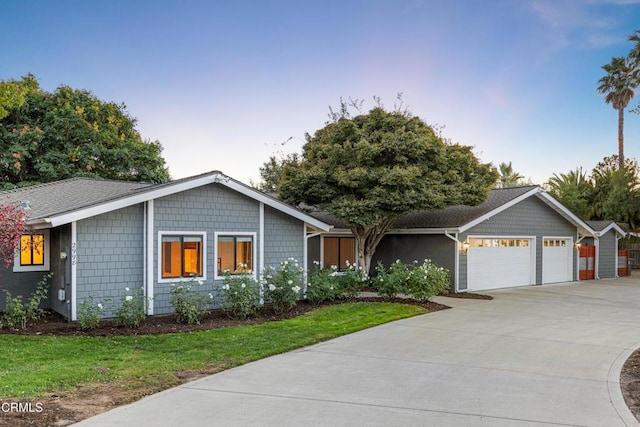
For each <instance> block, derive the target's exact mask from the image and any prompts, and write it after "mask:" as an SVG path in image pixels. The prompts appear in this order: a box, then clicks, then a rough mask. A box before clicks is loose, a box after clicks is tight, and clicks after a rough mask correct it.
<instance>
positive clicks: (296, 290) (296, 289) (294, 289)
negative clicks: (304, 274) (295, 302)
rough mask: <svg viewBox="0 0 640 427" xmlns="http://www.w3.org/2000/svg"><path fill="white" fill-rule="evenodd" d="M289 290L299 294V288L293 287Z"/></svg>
mask: <svg viewBox="0 0 640 427" xmlns="http://www.w3.org/2000/svg"><path fill="white" fill-rule="evenodd" d="M291 290H292V291H293V292H295V293H298V292H300V286H294V287H293V288H291Z"/></svg>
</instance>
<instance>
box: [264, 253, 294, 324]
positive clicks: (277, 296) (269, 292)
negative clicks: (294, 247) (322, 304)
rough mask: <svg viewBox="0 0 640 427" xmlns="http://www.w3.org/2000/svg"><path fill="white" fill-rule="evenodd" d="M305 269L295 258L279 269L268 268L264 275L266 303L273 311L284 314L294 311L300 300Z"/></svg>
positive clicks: (282, 263)
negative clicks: (269, 304)
mask: <svg viewBox="0 0 640 427" xmlns="http://www.w3.org/2000/svg"><path fill="white" fill-rule="evenodd" d="M302 273H303V268H302V267H301V266H300V265H299V264H298V261H297V260H296V259H295V258H289V259H288V260H286V261H283V262H281V263H280V266H279V267H278V268H273V267H267V268H266V269H265V270H264V272H263V273H262V283H263V284H264V295H265V301H266V302H268V303H271V305H272V307H273V311H275V312H276V313H278V314H279V313H283V312H285V311H287V310H290V309H292V308H293V307H294V306H295V305H296V302H297V301H298V299H299V298H300V290H301V289H302Z"/></svg>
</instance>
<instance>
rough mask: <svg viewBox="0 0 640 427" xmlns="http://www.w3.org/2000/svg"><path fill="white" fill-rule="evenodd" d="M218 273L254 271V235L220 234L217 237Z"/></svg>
mask: <svg viewBox="0 0 640 427" xmlns="http://www.w3.org/2000/svg"><path fill="white" fill-rule="evenodd" d="M217 245H218V246H217V251H216V254H217V257H218V259H217V268H218V275H221V274H222V273H224V272H225V271H229V272H230V273H231V274H237V273H243V272H248V273H251V272H252V271H253V236H252V235H251V236H234V235H219V236H218V238H217Z"/></svg>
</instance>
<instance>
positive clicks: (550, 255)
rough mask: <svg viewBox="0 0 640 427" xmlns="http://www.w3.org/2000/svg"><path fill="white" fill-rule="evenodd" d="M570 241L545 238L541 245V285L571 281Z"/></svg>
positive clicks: (571, 253)
mask: <svg viewBox="0 0 640 427" xmlns="http://www.w3.org/2000/svg"><path fill="white" fill-rule="evenodd" d="M572 255H573V244H572V239H566V238H557V237H545V238H544V239H543V243H542V283H558V282H570V281H572V280H573V268H572V266H573V256H572Z"/></svg>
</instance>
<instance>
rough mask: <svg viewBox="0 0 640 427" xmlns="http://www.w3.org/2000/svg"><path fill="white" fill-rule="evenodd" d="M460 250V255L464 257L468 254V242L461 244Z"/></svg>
mask: <svg viewBox="0 0 640 427" xmlns="http://www.w3.org/2000/svg"><path fill="white" fill-rule="evenodd" d="M460 249H462V253H463V254H465V255H466V254H467V252H469V242H463V243H462V245H460Z"/></svg>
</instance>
